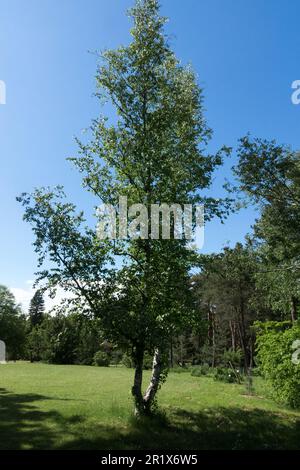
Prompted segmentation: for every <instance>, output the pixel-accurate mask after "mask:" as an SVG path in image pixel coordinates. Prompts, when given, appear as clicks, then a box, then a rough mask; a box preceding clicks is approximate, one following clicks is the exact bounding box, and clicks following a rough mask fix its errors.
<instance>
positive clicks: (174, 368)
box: [170, 366, 190, 374]
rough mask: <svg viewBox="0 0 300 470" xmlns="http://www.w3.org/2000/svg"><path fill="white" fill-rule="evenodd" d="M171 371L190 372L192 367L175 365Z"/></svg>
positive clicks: (176, 372)
mask: <svg viewBox="0 0 300 470" xmlns="http://www.w3.org/2000/svg"><path fill="white" fill-rule="evenodd" d="M170 371H171V372H175V374H182V373H184V372H189V371H190V369H189V368H188V367H180V366H175V367H172V368H171V369H170Z"/></svg>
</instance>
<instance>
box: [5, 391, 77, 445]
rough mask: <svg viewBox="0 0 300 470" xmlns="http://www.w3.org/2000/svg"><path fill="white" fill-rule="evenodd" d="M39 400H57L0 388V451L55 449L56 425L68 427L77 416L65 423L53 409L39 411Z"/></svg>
mask: <svg viewBox="0 0 300 470" xmlns="http://www.w3.org/2000/svg"><path fill="white" fill-rule="evenodd" d="M41 400H58V399H57V398H51V397H47V396H43V395H37V394H33V393H30V394H28V393H27V394H14V393H11V392H9V391H8V390H6V389H3V388H0V450H20V449H27V448H31V449H51V448H54V442H55V441H56V440H57V434H58V429H59V426H61V427H62V428H63V427H65V426H67V425H68V421H70V423H71V422H72V420H74V418H76V417H73V418H71V419H70V420H68V419H66V418H65V417H63V416H62V415H61V414H60V413H58V412H57V411H55V410H51V411H41V410H40V409H39V408H38V404H37V403H36V402H38V401H41ZM63 400H65V399H63ZM51 424H55V426H54V427H53V426H51Z"/></svg>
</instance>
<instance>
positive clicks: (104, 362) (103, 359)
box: [93, 351, 110, 367]
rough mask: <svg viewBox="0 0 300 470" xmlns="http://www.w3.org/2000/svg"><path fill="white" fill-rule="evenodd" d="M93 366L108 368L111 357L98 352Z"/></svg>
mask: <svg viewBox="0 0 300 470" xmlns="http://www.w3.org/2000/svg"><path fill="white" fill-rule="evenodd" d="M93 364H94V365H95V366H98V367H108V366H109V364H110V357H109V355H108V354H107V353H105V352H103V351H97V352H96V353H95V355H94V361H93Z"/></svg>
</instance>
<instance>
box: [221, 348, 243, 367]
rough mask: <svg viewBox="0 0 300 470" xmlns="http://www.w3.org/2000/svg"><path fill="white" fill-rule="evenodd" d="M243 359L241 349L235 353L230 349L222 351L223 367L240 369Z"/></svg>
mask: <svg viewBox="0 0 300 470" xmlns="http://www.w3.org/2000/svg"><path fill="white" fill-rule="evenodd" d="M242 359H243V351H242V350H241V349H238V350H237V351H233V350H232V349H229V350H227V351H224V354H223V356H222V362H223V364H224V366H227V367H228V365H229V366H230V367H231V366H232V367H235V368H239V367H241V362H242Z"/></svg>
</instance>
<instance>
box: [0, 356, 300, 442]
mask: <svg viewBox="0 0 300 470" xmlns="http://www.w3.org/2000/svg"><path fill="white" fill-rule="evenodd" d="M132 375H133V370H131V369H126V368H122V367H107V368H101V367H88V366H60V365H48V364H41V363H36V364H30V363H26V362H17V363H9V364H6V365H1V366H0V449H2V450H4V449H96V450H97V449H99V450H102V449H111V450H113V449H194V450H201V449H245V448H247V449H297V448H299V442H300V412H296V411H292V410H289V409H287V408H283V407H280V406H279V405H278V404H276V403H275V402H274V401H273V400H272V398H271V397H270V391H269V388H268V386H267V384H266V383H265V382H264V381H263V380H262V379H261V378H260V377H256V378H255V380H254V387H255V393H254V395H248V394H247V392H246V388H245V385H244V384H243V385H237V384H227V383H220V382H216V381H214V379H213V378H210V377H192V376H191V375H190V373H189V372H184V373H175V372H171V373H170V374H169V377H168V379H167V382H166V384H165V385H163V387H162V389H161V390H160V392H159V405H160V406H159V410H158V412H157V414H156V416H154V417H152V418H148V419H146V422H145V419H143V420H137V419H135V418H134V417H133V416H132V409H133V405H132V399H131V396H130V387H131V384H132ZM148 376H149V373H148V372H146V373H145V380H147V379H148Z"/></svg>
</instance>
